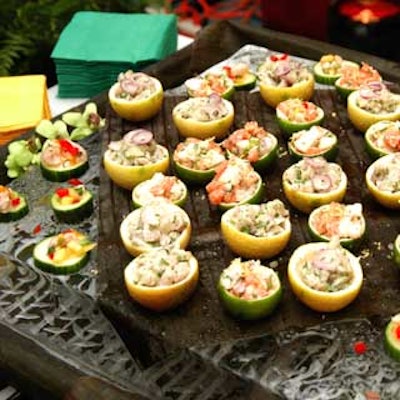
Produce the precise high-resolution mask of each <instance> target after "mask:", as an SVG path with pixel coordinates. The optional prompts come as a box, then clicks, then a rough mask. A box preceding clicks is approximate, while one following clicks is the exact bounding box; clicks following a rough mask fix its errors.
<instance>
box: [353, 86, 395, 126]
mask: <svg viewBox="0 0 400 400" xmlns="http://www.w3.org/2000/svg"><path fill="white" fill-rule="evenodd" d="M347 114H348V117H349V119H350V121H351V122H352V124H353V125H354V126H355V127H356V128H357V129H358V130H359V131H361V132H365V131H366V130H367V129H368V128H369V127H370V126H371V125H373V124H375V123H376V122H379V121H384V120H386V121H397V120H399V119H400V94H395V93H392V92H391V91H390V90H388V89H387V87H386V86H385V85H384V84H383V83H381V82H370V83H368V84H365V85H363V86H362V87H361V88H360V89H359V90H356V91H354V92H353V93H351V94H350V95H349V97H348V99H347Z"/></svg>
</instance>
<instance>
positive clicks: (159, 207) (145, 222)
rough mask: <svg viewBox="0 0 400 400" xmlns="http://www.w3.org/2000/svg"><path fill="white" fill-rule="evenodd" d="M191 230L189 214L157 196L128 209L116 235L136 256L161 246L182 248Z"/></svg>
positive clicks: (188, 239)
mask: <svg viewBox="0 0 400 400" xmlns="http://www.w3.org/2000/svg"><path fill="white" fill-rule="evenodd" d="M191 230H192V227H191V223H190V219H189V216H188V215H187V214H186V212H185V211H184V210H183V209H182V208H180V207H179V206H176V205H175V204H172V203H169V202H167V201H165V200H157V201H153V202H152V203H150V204H146V205H144V206H143V207H140V208H137V209H136V210H134V211H132V212H130V213H129V214H128V215H127V216H126V217H125V218H124V219H123V221H122V223H121V226H120V236H121V239H122V243H123V245H124V246H125V249H126V250H127V251H128V253H129V254H131V255H133V256H137V255H139V254H141V253H145V252H147V251H150V250H154V249H159V248H161V247H174V246H175V247H180V248H181V249H184V248H185V247H186V246H187V245H188V243H189V241H190V235H191Z"/></svg>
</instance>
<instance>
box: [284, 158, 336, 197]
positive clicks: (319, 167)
mask: <svg viewBox="0 0 400 400" xmlns="http://www.w3.org/2000/svg"><path fill="white" fill-rule="evenodd" d="M343 174H344V172H343V170H342V168H341V167H340V165H339V164H336V163H331V162H328V161H326V160H325V158H323V157H314V158H308V157H306V158H304V159H302V160H300V161H299V162H297V163H296V164H293V165H292V166H291V167H289V168H288V169H287V170H286V171H285V172H284V174H283V179H284V180H285V181H286V182H287V183H288V184H289V185H290V186H291V187H292V188H293V189H294V190H297V191H300V192H306V193H328V192H330V191H332V190H336V189H338V188H339V186H340V183H341V181H342V179H343Z"/></svg>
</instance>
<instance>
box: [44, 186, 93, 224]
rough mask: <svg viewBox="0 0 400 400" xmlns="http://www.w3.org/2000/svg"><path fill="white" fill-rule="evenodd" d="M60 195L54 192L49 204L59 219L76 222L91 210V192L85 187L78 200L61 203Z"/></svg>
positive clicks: (86, 215)
mask: <svg viewBox="0 0 400 400" xmlns="http://www.w3.org/2000/svg"><path fill="white" fill-rule="evenodd" d="M60 200H61V199H60V197H59V196H58V195H57V194H56V193H54V194H53V195H52V196H51V198H50V205H51V208H52V209H53V211H54V214H55V216H56V217H57V219H58V220H59V221H62V222H66V223H77V222H80V221H82V220H84V219H85V218H87V217H89V216H90V215H91V214H92V212H93V194H92V193H91V192H89V191H88V190H87V189H86V190H85V192H84V193H83V195H82V196H81V198H80V200H79V202H76V203H72V204H62V202H61V201H60Z"/></svg>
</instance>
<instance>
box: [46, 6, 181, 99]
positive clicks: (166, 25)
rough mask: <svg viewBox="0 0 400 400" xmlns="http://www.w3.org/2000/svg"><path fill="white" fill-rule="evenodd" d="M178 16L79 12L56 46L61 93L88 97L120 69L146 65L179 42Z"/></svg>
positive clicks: (56, 62)
mask: <svg viewBox="0 0 400 400" xmlns="http://www.w3.org/2000/svg"><path fill="white" fill-rule="evenodd" d="M177 37H178V34H177V22H176V16H175V15H171V14H122V13H106V12H96V11H80V12H77V13H76V14H75V15H74V16H73V18H72V20H71V21H70V23H69V24H68V25H67V26H66V27H65V28H64V30H63V31H62V32H61V35H60V37H59V40H58V41H57V43H56V45H55V47H54V49H53V52H52V54H51V57H52V59H53V60H54V63H55V65H56V72H57V80H58V85H59V93H58V95H59V97H88V96H92V95H93V94H96V93H99V92H101V91H102V90H105V89H107V88H108V87H110V86H111V85H112V83H114V82H115V81H116V80H117V76H118V73H119V72H123V71H126V69H128V68H130V69H133V70H141V69H143V68H144V67H146V66H147V65H149V64H151V63H153V62H156V61H159V60H162V59H164V58H165V57H167V56H168V55H170V54H172V53H173V52H175V51H176V48H177Z"/></svg>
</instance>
